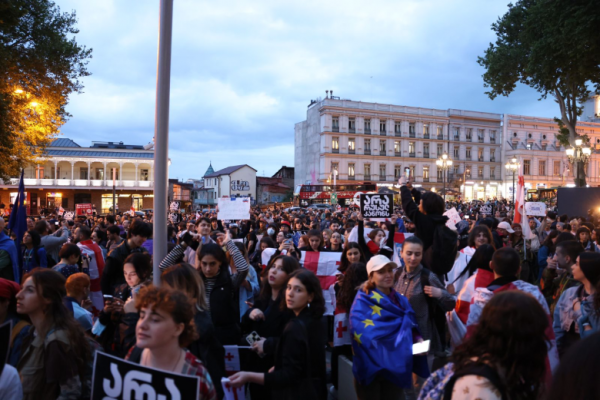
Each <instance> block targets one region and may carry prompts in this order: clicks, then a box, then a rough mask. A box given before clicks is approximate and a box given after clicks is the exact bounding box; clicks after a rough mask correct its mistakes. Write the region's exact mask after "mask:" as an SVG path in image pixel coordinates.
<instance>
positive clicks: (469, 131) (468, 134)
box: [467, 128, 473, 140]
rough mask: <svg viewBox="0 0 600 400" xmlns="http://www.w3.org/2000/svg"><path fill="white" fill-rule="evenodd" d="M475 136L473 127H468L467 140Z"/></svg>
mask: <svg viewBox="0 0 600 400" xmlns="http://www.w3.org/2000/svg"><path fill="white" fill-rule="evenodd" d="M472 138H473V129H471V128H467V140H471V139H472Z"/></svg>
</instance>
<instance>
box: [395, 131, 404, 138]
mask: <svg viewBox="0 0 600 400" xmlns="http://www.w3.org/2000/svg"><path fill="white" fill-rule="evenodd" d="M394 136H398V137H400V136H402V132H400V131H394Z"/></svg>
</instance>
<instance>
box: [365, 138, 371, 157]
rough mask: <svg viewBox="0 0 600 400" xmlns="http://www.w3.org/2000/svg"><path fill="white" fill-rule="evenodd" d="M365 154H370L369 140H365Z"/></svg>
mask: <svg viewBox="0 0 600 400" xmlns="http://www.w3.org/2000/svg"><path fill="white" fill-rule="evenodd" d="M365 154H371V139H365Z"/></svg>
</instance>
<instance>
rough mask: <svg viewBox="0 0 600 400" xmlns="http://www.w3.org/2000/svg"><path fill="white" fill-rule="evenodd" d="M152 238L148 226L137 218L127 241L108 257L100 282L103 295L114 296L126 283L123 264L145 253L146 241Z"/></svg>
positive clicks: (130, 229)
mask: <svg viewBox="0 0 600 400" xmlns="http://www.w3.org/2000/svg"><path fill="white" fill-rule="evenodd" d="M150 236H152V230H151V229H150V227H149V226H148V224H147V223H145V222H143V221H142V220H141V219H139V218H136V219H135V220H134V221H133V223H132V224H131V226H130V227H129V232H127V240H123V242H122V243H121V244H120V245H119V246H118V247H117V248H115V249H114V250H113V251H111V252H110V253H109V254H108V257H106V262H105V264H104V270H103V271H102V278H101V280H100V286H101V288H102V293H104V294H112V293H113V292H114V290H115V288H116V287H117V286H119V285H122V284H124V283H125V278H124V276H123V262H124V261H125V259H126V258H127V256H128V255H129V254H131V253H133V252H142V253H145V252H146V249H144V248H143V247H142V244H144V242H145V241H146V239H148V238H149V237H150Z"/></svg>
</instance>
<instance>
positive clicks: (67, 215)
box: [63, 211, 75, 220]
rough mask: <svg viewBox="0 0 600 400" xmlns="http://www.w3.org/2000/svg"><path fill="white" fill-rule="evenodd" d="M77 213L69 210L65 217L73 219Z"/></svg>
mask: <svg viewBox="0 0 600 400" xmlns="http://www.w3.org/2000/svg"><path fill="white" fill-rule="evenodd" d="M74 216H75V213H74V212H73V211H67V212H65V213H64V214H63V219H68V220H73V217H74Z"/></svg>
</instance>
